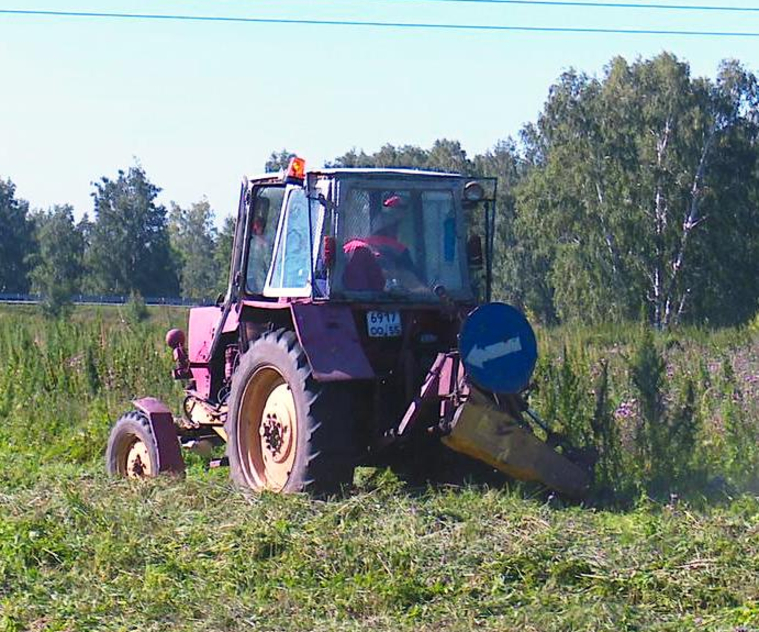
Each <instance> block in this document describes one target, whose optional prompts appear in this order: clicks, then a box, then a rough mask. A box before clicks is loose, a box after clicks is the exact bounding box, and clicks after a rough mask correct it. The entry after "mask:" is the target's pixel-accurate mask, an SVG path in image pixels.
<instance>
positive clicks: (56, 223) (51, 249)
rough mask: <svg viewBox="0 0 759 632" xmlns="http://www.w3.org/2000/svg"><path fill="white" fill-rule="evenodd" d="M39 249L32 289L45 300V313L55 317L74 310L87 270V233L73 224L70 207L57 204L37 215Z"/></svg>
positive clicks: (43, 306)
mask: <svg viewBox="0 0 759 632" xmlns="http://www.w3.org/2000/svg"><path fill="white" fill-rule="evenodd" d="M34 220H35V225H36V235H35V236H36V239H37V244H38V251H37V253H36V255H34V256H33V257H32V258H31V259H30V261H31V262H32V263H33V265H34V268H33V270H32V273H31V275H30V276H31V279H32V283H33V285H32V288H33V290H34V291H36V292H38V293H39V294H40V295H41V296H42V297H43V299H44V303H43V304H42V309H43V312H44V313H45V314H47V315H49V316H52V317H59V316H63V315H66V314H68V313H69V312H70V310H71V297H72V295H73V294H75V293H76V292H77V291H79V289H80V284H81V277H82V274H83V271H84V267H83V258H84V236H83V234H82V230H81V228H80V227H77V226H76V225H75V224H74V214H73V208H72V207H71V206H55V207H53V208H52V209H51V210H50V211H49V212H48V213H40V214H38V215H36V216H35V218H34Z"/></svg>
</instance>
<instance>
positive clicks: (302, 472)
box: [227, 330, 358, 493]
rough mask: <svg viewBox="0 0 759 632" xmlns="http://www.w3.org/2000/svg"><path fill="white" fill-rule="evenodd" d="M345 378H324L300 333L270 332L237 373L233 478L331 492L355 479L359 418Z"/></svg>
mask: <svg viewBox="0 0 759 632" xmlns="http://www.w3.org/2000/svg"><path fill="white" fill-rule="evenodd" d="M349 405H350V400H349V393H348V391H347V389H346V388H345V386H344V385H338V384H320V383H318V382H316V381H315V380H314V379H313V377H312V375H311V371H310V368H309V365H308V360H307V359H306V356H305V353H304V352H303V349H302V348H301V346H300V344H299V343H298V340H297V338H296V336H295V334H294V333H293V332H292V331H286V330H279V331H275V332H271V333H267V334H264V335H263V336H262V337H261V338H259V339H258V340H256V341H255V342H254V343H253V344H252V345H251V346H250V348H249V349H248V351H247V352H246V353H245V355H244V356H243V357H242V359H241V361H240V365H239V366H238V368H237V371H236V372H235V375H234V378H233V380H232V392H231V395H230V404H229V417H228V421H227V435H228V437H229V447H228V456H229V466H230V470H231V475H232V478H233V480H234V481H235V482H236V483H238V484H240V485H242V486H244V487H248V488H251V489H255V490H263V489H268V490H271V491H274V492H300V491H310V492H314V493H332V492H336V491H339V489H340V487H342V486H343V485H348V484H350V483H351V482H352V480H353V468H354V465H355V463H356V457H357V454H358V450H357V441H356V424H355V421H354V419H353V417H352V414H351V413H352V411H351V410H350V408H349Z"/></svg>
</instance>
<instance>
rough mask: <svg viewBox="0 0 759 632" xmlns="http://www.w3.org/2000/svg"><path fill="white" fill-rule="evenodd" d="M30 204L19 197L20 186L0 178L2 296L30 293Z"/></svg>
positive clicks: (0, 288) (31, 250) (31, 229)
mask: <svg viewBox="0 0 759 632" xmlns="http://www.w3.org/2000/svg"><path fill="white" fill-rule="evenodd" d="M28 213H29V204H28V202H26V201H24V200H21V199H19V198H17V197H16V186H15V185H14V184H13V182H11V181H10V180H3V179H2V178H0V227H2V230H0V292H26V291H27V290H28V289H29V279H28V277H27V275H28V272H29V266H28V263H27V260H28V257H29V256H30V255H32V254H33V253H34V239H33V237H34V235H33V224H32V222H31V221H30V219H29V217H28Z"/></svg>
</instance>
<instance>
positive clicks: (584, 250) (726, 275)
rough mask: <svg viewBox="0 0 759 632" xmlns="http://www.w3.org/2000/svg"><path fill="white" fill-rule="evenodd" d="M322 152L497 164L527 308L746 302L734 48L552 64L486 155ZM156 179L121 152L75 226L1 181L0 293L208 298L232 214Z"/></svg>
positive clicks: (751, 267)
mask: <svg viewBox="0 0 759 632" xmlns="http://www.w3.org/2000/svg"><path fill="white" fill-rule="evenodd" d="M291 156H292V154H291V153H290V152H288V151H287V150H286V149H285V150H282V151H278V152H274V153H272V155H271V157H270V159H269V160H268V161H267V163H266V169H267V171H269V170H277V169H279V168H280V167H282V166H284V165H285V164H286V163H287V161H288V159H289V158H290V157H291ZM328 166H335V167H354V166H355V167H410V168H420V169H429V170H439V171H448V172H459V173H464V174H467V175H471V176H496V177H498V178H499V189H498V190H499V198H498V204H497V207H498V218H497V235H496V259H495V269H494V273H495V283H494V291H495V295H496V297H497V298H498V299H501V300H505V301H508V302H511V303H512V304H515V305H517V306H519V307H520V308H522V309H524V310H525V311H527V312H529V313H530V314H531V316H532V317H533V318H534V319H535V320H538V321H541V322H545V323H555V322H568V321H569V322H571V321H574V320H582V321H585V322H590V323H598V322H602V321H609V320H619V321H622V320H629V319H639V318H641V317H644V318H646V319H647V320H648V321H650V322H651V323H653V324H655V325H657V326H668V325H671V324H675V323H680V322H694V323H710V324H715V325H729V324H736V323H740V322H743V321H745V320H746V319H748V318H750V317H751V316H752V315H753V314H754V313H756V311H757V308H758V307H759V84H758V83H757V78H756V76H755V75H754V74H753V73H752V72H750V71H749V70H747V69H746V68H745V67H744V66H743V65H741V64H740V63H739V62H737V61H734V60H728V61H725V62H723V63H722V64H721V66H720V68H719V71H718V73H717V76H716V78H714V79H708V78H699V77H693V76H692V74H691V71H690V67H689V66H688V64H687V63H685V62H683V61H681V60H679V59H677V58H676V57H675V56H674V55H671V54H668V53H663V54H661V55H658V56H657V57H654V58H652V59H648V60H642V59H639V60H635V61H633V62H628V61H627V60H625V59H623V58H621V57H619V58H615V59H613V60H612V61H611V62H610V63H609V64H608V65H607V66H606V68H605V70H604V72H603V73H602V75H601V76H599V77H594V76H589V75H586V74H583V73H580V72H577V71H574V70H571V71H567V72H565V73H564V74H562V75H561V76H560V77H559V79H558V80H557V82H556V83H555V84H554V85H553V86H551V88H550V90H549V94H548V98H547V100H546V103H545V104H544V107H543V109H542V111H541V112H540V114H539V116H538V119H537V121H536V122H534V123H530V124H528V125H526V126H525V127H524V128H523V129H522V131H521V132H520V135H519V137H518V138H517V139H508V140H504V141H500V142H498V143H497V144H496V145H495V146H494V147H493V148H492V149H491V150H489V151H487V152H485V153H484V154H480V155H475V156H473V157H469V156H468V155H467V153H466V152H465V151H464V149H463V148H462V146H461V144H460V143H459V142H458V141H453V140H447V139H441V140H438V141H436V142H435V143H433V145H432V147H430V148H429V149H423V148H420V147H416V146H410V145H405V146H393V145H390V144H387V145H385V146H383V147H382V148H381V149H380V150H379V151H377V152H375V153H371V154H367V153H365V152H364V151H360V150H356V149H353V150H350V151H348V152H346V153H345V154H343V155H342V156H339V157H337V158H335V159H334V160H333V161H332V163H331V164H330V165H328ZM159 192H160V189H159V188H158V187H157V186H156V185H154V184H153V183H151V182H150V180H149V179H148V177H147V175H146V173H145V171H144V170H143V169H142V168H141V167H140V166H133V167H131V168H129V169H128V170H126V171H120V172H119V173H118V175H117V177H116V178H107V177H104V178H102V179H101V180H100V181H99V182H97V183H96V184H95V190H94V192H93V200H94V208H93V219H92V220H90V219H89V217H88V216H85V217H84V218H83V219H82V220H81V221H80V222H78V223H75V222H74V217H73V211H72V208H71V207H70V206H67V205H64V206H55V207H53V208H52V209H49V210H47V211H30V209H29V205H28V203H26V202H25V201H23V200H21V199H19V198H18V197H17V196H16V195H15V188H14V185H13V184H12V182H11V181H10V180H2V179H1V178H0V225H2V226H3V230H2V233H1V235H0V291H6V292H8V291H18V292H24V291H28V290H30V289H31V290H34V291H37V292H40V293H42V294H43V295H45V296H46V297H50V299H51V301H50V302H51V303H53V304H57V303H65V297H66V296H69V295H70V294H72V293H74V292H77V291H84V292H97V293H111V294H129V293H140V294H142V295H145V296H148V295H150V296H175V295H177V294H181V296H183V297H186V298H197V299H201V298H208V297H210V296H213V295H214V294H215V293H217V292H219V291H221V290H222V289H223V286H224V284H225V283H226V272H227V269H228V265H229V258H230V251H231V240H232V234H233V228H234V220H233V219H232V218H231V217H228V218H227V219H226V220H225V222H224V224H223V226H222V228H221V229H220V230H217V229H216V228H215V226H214V213H213V211H212V209H211V208H210V205H209V203H208V202H207V201H206V200H201V201H200V202H198V203H196V204H193V205H191V206H190V207H188V208H182V207H180V206H178V205H177V204H174V203H171V204H170V205H169V206H168V207H165V206H163V205H161V204H158V203H157V201H156V198H157V195H158V193H159Z"/></svg>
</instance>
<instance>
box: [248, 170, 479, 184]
mask: <svg viewBox="0 0 759 632" xmlns="http://www.w3.org/2000/svg"><path fill="white" fill-rule="evenodd" d="M307 174H311V175H316V176H369V177H372V176H375V177H383V176H392V177H399V176H400V177H412V176H413V177H420V176H421V177H424V178H457V179H461V178H465V177H466V176H464V175H462V174H460V173H446V172H442V171H423V170H421V169H390V168H381V167H380V168H375V167H337V168H330V169H326V168H325V169H313V170H309V171H308V172H307ZM284 176H285V171H284V170H282V171H275V172H270V173H264V174H261V175H256V176H253V177H251V178H250V181H251V182H258V181H261V180H266V181H278V180H281V179H283V178H284Z"/></svg>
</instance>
